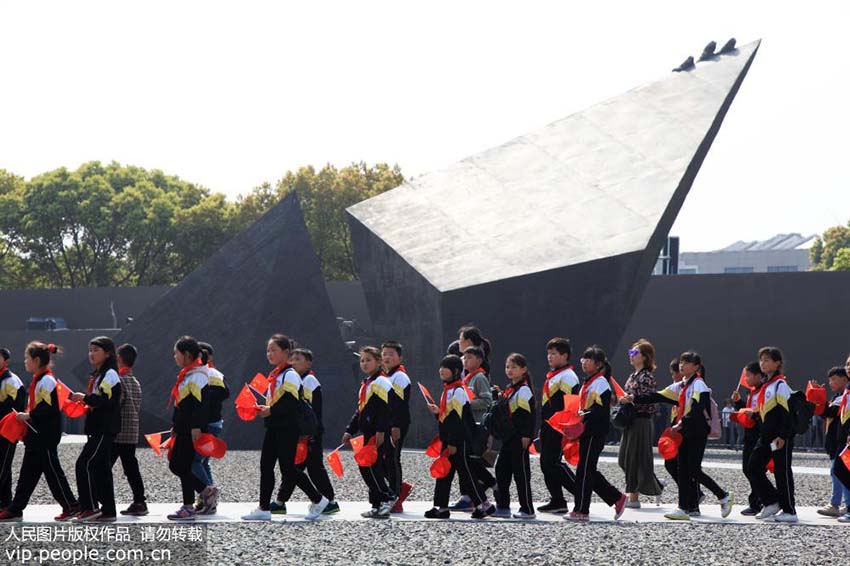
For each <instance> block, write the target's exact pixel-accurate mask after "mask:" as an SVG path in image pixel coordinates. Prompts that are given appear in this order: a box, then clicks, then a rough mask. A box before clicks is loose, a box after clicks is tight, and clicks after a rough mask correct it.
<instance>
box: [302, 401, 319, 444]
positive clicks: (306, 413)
mask: <svg viewBox="0 0 850 566" xmlns="http://www.w3.org/2000/svg"><path fill="white" fill-rule="evenodd" d="M297 418H298V436H316V434H317V433H318V431H319V419H318V418H316V413H315V412H313V407H312V406H310V403H308V402H307V401H305V400H304V399H299V400H298V415H297Z"/></svg>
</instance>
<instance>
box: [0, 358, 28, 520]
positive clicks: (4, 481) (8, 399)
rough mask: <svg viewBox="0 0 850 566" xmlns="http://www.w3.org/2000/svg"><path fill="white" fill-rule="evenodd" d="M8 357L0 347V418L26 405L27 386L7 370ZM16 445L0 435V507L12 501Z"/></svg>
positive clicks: (23, 409)
mask: <svg viewBox="0 0 850 566" xmlns="http://www.w3.org/2000/svg"><path fill="white" fill-rule="evenodd" d="M10 357H12V354H11V352H9V350H7V349H6V348H0V419H2V418H4V417H6V415H8V414H10V413H13V412H16V411H17V412H19V413H20V412H22V411H25V410H26V407H27V387H26V385H24V382H23V381H21V379H20V378H19V377H18V376H17V375H15V374H14V373H12V372H11V371H10V370H9V358H10ZM9 418H10V419H13V418H15V417H14V416H11V417H9ZM17 445H18V443H17V441H16V442H10V441H9V440H7V439H6V438H5V437H3V436H0V462H2V464H0V509H5V508H6V507H8V506H9V504H10V503H11V502H12V460H14V459H15V447H16V446H17Z"/></svg>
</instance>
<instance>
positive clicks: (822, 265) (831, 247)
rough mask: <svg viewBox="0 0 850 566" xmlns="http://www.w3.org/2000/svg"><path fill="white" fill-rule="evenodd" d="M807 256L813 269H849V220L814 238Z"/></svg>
mask: <svg viewBox="0 0 850 566" xmlns="http://www.w3.org/2000/svg"><path fill="white" fill-rule="evenodd" d="M809 257H810V259H811V260H812V270H814V271H850V222H848V223H847V225H846V226H833V227H832V228H828V229H827V230H826V231H825V232H824V233H823V236H818V237H817V238H815V242H814V244H812V247H811V248H810V249H809Z"/></svg>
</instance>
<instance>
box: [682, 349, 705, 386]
mask: <svg viewBox="0 0 850 566" xmlns="http://www.w3.org/2000/svg"><path fill="white" fill-rule="evenodd" d="M681 362H687V363H689V364H694V365H695V366H697V373H698V374H699V375H700V377H701V378H703V379H705V366H704V365H703V363H702V357H701V356H700V355H699V354H698V353H696V352H695V351H693V350H688V351H687V352H683V353H682V355H681V356H679V363H681Z"/></svg>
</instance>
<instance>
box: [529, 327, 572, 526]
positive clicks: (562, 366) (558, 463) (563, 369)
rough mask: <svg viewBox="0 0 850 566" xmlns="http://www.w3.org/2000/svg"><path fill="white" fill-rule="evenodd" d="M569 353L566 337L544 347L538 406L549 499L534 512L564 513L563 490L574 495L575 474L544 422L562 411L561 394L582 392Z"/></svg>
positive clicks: (557, 435)
mask: <svg viewBox="0 0 850 566" xmlns="http://www.w3.org/2000/svg"><path fill="white" fill-rule="evenodd" d="M571 353H572V350H571V348H570V342H569V340H567V339H566V338H552V339H551V340H549V343H548V344H546V358H547V361H548V362H549V370H550V371H549V373H547V374H546V381H544V382H543V395H542V397H541V403H540V420H541V423H540V469H541V471H542V472H543V480H544V482H545V483H546V489H547V490H548V491H549V496H550V499H549V503H547V504H546V505H541V506H540V507H538V508H537V510H538V511H543V512H547V513H566V512H567V510H568V509H567V501H566V499H565V498H564V489H566V490H567V491H568V492H569V493H570V494H573V496H574V495H575V490H576V477H575V474H573V471H572V470H571V469H570V468H569V466H567V464H566V462H564V461H563V460H562V455H563V454H562V450H561V441H562V439H563V436H561V433H560V432H558V431H557V430H555V429H554V428H552V427H551V426H550V425H549V424H548V423H547V422H546V421H547V420H548V419H550V418H551V417H552V415H554V414H555V413H557V412H559V411H563V410H564V395H577V394H578V392H579V390H580V389H581V384H580V383H579V380H578V376H577V375H576V374H575V372H574V371H573V366H572V364H570V363H569V361H570V354H571Z"/></svg>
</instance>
